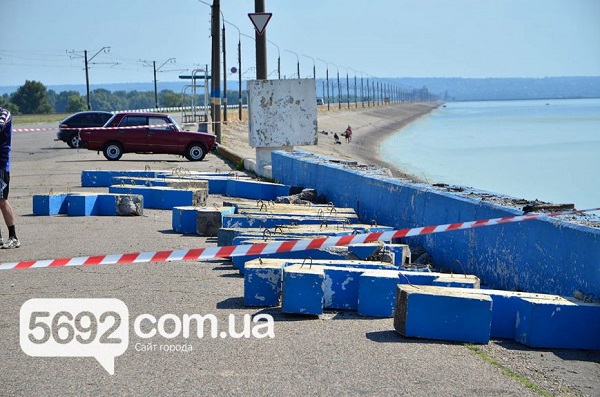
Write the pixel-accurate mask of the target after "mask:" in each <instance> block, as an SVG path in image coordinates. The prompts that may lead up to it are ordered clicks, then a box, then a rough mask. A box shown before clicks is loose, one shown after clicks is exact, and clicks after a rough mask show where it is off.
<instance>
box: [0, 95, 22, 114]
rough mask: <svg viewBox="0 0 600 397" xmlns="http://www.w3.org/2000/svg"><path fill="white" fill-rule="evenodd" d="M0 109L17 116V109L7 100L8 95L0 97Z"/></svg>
mask: <svg viewBox="0 0 600 397" xmlns="http://www.w3.org/2000/svg"><path fill="white" fill-rule="evenodd" d="M0 108H4V109H8V111H9V112H11V113H12V114H19V107H18V106H17V105H15V104H14V103H12V102H10V101H9V100H8V95H3V96H0Z"/></svg>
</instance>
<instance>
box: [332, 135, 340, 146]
mask: <svg viewBox="0 0 600 397" xmlns="http://www.w3.org/2000/svg"><path fill="white" fill-rule="evenodd" d="M333 139H334V142H333V143H334V144H335V145H341V144H342V141H340V137H339V136H338V134H337V132H334V133H333Z"/></svg>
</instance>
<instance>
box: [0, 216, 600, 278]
mask: <svg viewBox="0 0 600 397" xmlns="http://www.w3.org/2000/svg"><path fill="white" fill-rule="evenodd" d="M592 211H600V208H592V209H586V210H574V211H565V212H553V213H549V214H526V215H518V216H506V217H503V218H493V219H483V220H478V221H471V222H458V223H450V224H446V225H436V226H425V227H416V228H409V229H400V230H391V231H387V232H377V233H366V234H349V235H346V236H334V237H321V238H316V239H310V240H294V241H276V242H272V243H260V244H244V245H230V246H225V247H210V248H193V249H188V250H175V251H157V252H135V253H129V254H113V255H99V256H83V257H79V258H61V259H46V260H38V261H22V262H8V263H0V270H9V269H29V268H40V267H65V266H92V265H110V264H129V263H146V262H171V261H192V260H197V261H203V260H209V259H218V258H230V257H233V256H242V255H265V254H274V253H281V252H292V251H304V250H307V249H321V248H327V247H334V246H344V245H349V244H360V243H370V242H375V241H390V240H392V239H396V238H402V237H411V236H422V235H425V234H432V233H442V232H449V231H452V230H464V229H473V228H476V227H482V226H492V225H501V224H504V223H516V222H522V221H528V220H532V219H538V218H544V217H552V216H559V215H571V214H581V213H584V212H592Z"/></svg>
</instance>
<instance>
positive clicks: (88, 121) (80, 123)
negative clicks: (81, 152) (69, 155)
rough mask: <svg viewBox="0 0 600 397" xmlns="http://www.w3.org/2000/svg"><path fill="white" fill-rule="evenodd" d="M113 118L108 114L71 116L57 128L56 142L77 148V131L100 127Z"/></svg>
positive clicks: (81, 113) (92, 113)
mask: <svg viewBox="0 0 600 397" xmlns="http://www.w3.org/2000/svg"><path fill="white" fill-rule="evenodd" d="M112 116H113V114H112V113H109V112H95V111H89V112H79V113H75V114H72V115H71V116H69V117H67V118H66V119H64V120H63V121H61V122H60V125H59V126H58V128H59V131H58V132H57V133H56V140H57V141H63V142H66V143H67V145H69V146H70V147H72V148H78V147H79V129H80V128H85V127H102V126H103V125H104V124H106V122H107V121H108V120H109V119H110V118H111V117H112Z"/></svg>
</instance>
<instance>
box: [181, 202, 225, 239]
mask: <svg viewBox="0 0 600 397" xmlns="http://www.w3.org/2000/svg"><path fill="white" fill-rule="evenodd" d="M234 210H235V208H233V207H192V206H185V207H173V212H172V217H171V226H172V228H173V230H174V231H176V232H178V233H194V234H196V233H197V221H198V212H202V211H207V212H219V213H220V214H221V219H222V217H223V216H225V215H226V214H227V215H230V214H232V213H233V211H234ZM221 224H222V221H221Z"/></svg>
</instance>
